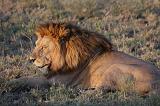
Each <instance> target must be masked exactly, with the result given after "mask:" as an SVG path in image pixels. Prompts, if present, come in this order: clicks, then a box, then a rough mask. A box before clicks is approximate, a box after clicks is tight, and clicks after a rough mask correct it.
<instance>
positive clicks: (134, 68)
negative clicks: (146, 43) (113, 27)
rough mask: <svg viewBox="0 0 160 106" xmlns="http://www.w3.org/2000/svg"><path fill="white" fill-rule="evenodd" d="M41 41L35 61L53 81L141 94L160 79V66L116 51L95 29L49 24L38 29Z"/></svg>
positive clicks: (38, 44)
mask: <svg viewBox="0 0 160 106" xmlns="http://www.w3.org/2000/svg"><path fill="white" fill-rule="evenodd" d="M36 35H37V41H36V47H35V49H34V50H33V53H32V56H31V60H34V64H35V65H36V66H38V67H40V68H42V67H47V69H48V70H47V71H45V72H44V73H45V74H46V75H47V78H48V79H49V80H50V81H52V82H53V83H62V84H65V85H66V86H72V87H81V88H85V89H86V88H87V89H88V88H104V89H108V90H121V89H124V87H125V89H126V88H128V85H130V86H129V88H131V89H134V90H135V91H136V92H139V93H141V94H144V93H147V92H149V91H150V90H152V89H153V85H154V86H155V82H157V81H158V80H159V79H160V74H159V72H158V68H156V67H155V66H153V65H151V64H149V63H147V62H144V61H143V60H139V59H137V58H135V57H132V56H129V55H127V54H124V53H122V52H118V51H116V50H113V48H112V44H111V43H110V42H109V41H108V40H107V39H106V38H105V37H104V36H103V35H100V34H98V33H95V32H90V31H87V30H84V29H81V28H79V27H77V26H73V25H71V24H63V23H48V24H45V25H40V26H39V27H38V28H37V29H36Z"/></svg>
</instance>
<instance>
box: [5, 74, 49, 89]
mask: <svg viewBox="0 0 160 106" xmlns="http://www.w3.org/2000/svg"><path fill="white" fill-rule="evenodd" d="M6 86H7V88H8V89H9V91H10V92H22V91H30V90H31V89H49V88H50V86H51V84H50V82H49V81H48V80H47V79H46V78H44V77H32V76H30V77H22V78H18V79H14V80H11V81H8V82H7V83H6Z"/></svg>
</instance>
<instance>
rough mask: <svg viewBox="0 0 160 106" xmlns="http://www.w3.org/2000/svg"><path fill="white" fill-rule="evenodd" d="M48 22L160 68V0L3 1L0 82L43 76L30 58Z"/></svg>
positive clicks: (0, 34)
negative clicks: (97, 37)
mask: <svg viewBox="0 0 160 106" xmlns="http://www.w3.org/2000/svg"><path fill="white" fill-rule="evenodd" d="M46 22H70V23H72V24H75V25H78V26H80V27H82V28H85V29H88V30H91V31H95V32H99V33H101V34H103V35H105V36H106V37H107V38H108V39H109V40H110V41H111V42H112V43H113V45H114V46H115V48H117V49H118V50H120V51H123V52H125V53H128V54H130V55H133V56H135V57H138V58H141V59H143V60H146V61H149V62H150V63H151V64H155V65H157V66H158V67H159V68H160V0H0V78H1V79H2V82H5V81H8V80H12V79H16V78H20V77H22V76H29V75H40V73H39V71H38V69H37V68H36V67H34V66H32V65H31V64H28V62H27V58H28V56H29V54H30V52H31V50H32V49H33V47H34V42H35V40H36V39H35V37H34V30H35V27H36V26H37V25H38V24H40V23H46ZM2 88H3V89H1V92H2V91H4V89H5V88H4V86H3V87H2ZM62 91H63V90H62ZM50 93H51V92H50ZM60 93H61V92H60ZM73 94H74V93H73ZM37 95H38V97H39V95H41V93H37ZM62 95H63V93H62ZM10 96H11V95H10ZM101 96H102V95H101ZM101 96H100V97H101ZM112 96H113V95H112ZM2 97H3V98H4V96H2ZM36 97H37V96H36ZM51 97H52V98H53V97H55V98H57V96H53V95H52V96H51ZM85 97H86V98H88V96H87V94H86V95H85ZM85 97H84V98H85ZM98 97H99V96H98ZM39 98H41V99H42V97H41V96H40V97H39ZM64 98H65V97H64ZM64 98H62V100H64ZM113 98H114V96H113ZM113 98H112V99H113ZM12 99H13V98H12ZM159 99H160V98H159ZM4 100H6V99H4ZM78 100H79V99H78ZM93 100H95V99H93ZM105 100H106V99H105ZM109 100H111V99H109ZM123 100H124V99H123ZM151 100H152V99H151ZM2 101H3V100H0V103H1V102H2ZM31 101H32V100H31ZM64 101H65V100H64ZM66 101H67V100H66ZM79 101H81V100H79ZM84 101H85V99H84ZM84 101H83V100H82V101H81V102H82V103H83V102H84ZM113 101H114V99H113ZM118 101H119V99H118ZM104 102H106V101H104ZM151 102H153V101H151ZM18 103H19V102H18ZM86 103H88V102H86ZM89 103H90V102H89ZM96 103H97V102H96ZM156 103H158V102H156Z"/></svg>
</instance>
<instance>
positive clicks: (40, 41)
mask: <svg viewBox="0 0 160 106" xmlns="http://www.w3.org/2000/svg"><path fill="white" fill-rule="evenodd" d="M35 34H36V36H37V41H36V47H35V48H34V50H33V53H32V56H31V57H30V58H31V59H32V60H33V61H34V64H35V65H36V66H38V67H44V66H46V67H48V68H49V69H50V70H51V71H52V72H60V71H72V70H74V69H75V68H76V67H78V66H79V65H82V64H85V61H86V60H88V59H90V58H91V57H92V55H93V54H96V52H97V51H98V52H101V53H102V52H104V51H111V50H112V45H111V43H110V42H109V41H108V40H107V39H106V38H105V37H104V36H103V35H100V34H97V33H94V32H89V31H86V30H83V29H80V28H79V27H76V26H73V25H71V24H64V23H48V24H44V25H40V26H39V27H37V29H36V32H35Z"/></svg>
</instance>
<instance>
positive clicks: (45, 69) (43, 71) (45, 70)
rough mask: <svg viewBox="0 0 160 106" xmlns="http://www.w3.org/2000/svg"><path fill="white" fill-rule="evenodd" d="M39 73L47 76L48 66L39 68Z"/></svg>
mask: <svg viewBox="0 0 160 106" xmlns="http://www.w3.org/2000/svg"><path fill="white" fill-rule="evenodd" d="M39 69H40V71H41V72H42V74H43V75H45V76H46V75H48V73H49V66H48V65H45V66H43V67H39Z"/></svg>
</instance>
